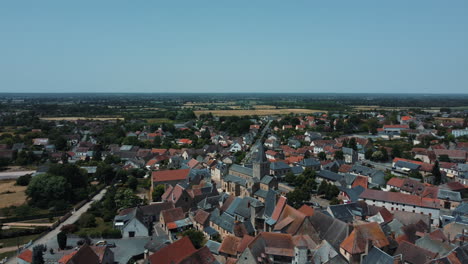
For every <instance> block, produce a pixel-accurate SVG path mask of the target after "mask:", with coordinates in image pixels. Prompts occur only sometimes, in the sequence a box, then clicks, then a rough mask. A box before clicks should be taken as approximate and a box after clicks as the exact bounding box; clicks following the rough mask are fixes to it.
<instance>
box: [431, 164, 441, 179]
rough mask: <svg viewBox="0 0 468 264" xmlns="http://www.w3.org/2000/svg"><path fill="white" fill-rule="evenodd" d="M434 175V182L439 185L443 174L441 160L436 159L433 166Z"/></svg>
mask: <svg viewBox="0 0 468 264" xmlns="http://www.w3.org/2000/svg"><path fill="white" fill-rule="evenodd" d="M432 175H434V184H435V185H439V184H441V183H442V174H441V173H440V167H439V162H438V161H437V160H436V162H435V163H434V167H433V168H432Z"/></svg>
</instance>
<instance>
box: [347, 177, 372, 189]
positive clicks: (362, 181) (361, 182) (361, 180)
mask: <svg viewBox="0 0 468 264" xmlns="http://www.w3.org/2000/svg"><path fill="white" fill-rule="evenodd" d="M367 183H368V181H367V176H361V175H358V176H356V179H355V180H354V182H353V185H351V187H352V188H354V187H356V186H362V187H363V188H364V189H367Z"/></svg>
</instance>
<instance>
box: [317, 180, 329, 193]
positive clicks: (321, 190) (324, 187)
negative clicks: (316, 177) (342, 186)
mask: <svg viewBox="0 0 468 264" xmlns="http://www.w3.org/2000/svg"><path fill="white" fill-rule="evenodd" d="M317 192H318V194H319V195H322V194H326V193H327V192H328V183H327V181H322V182H321V183H320V185H319V187H318V191H317Z"/></svg>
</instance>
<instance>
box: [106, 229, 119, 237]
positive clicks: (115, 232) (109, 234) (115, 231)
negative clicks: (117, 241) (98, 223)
mask: <svg viewBox="0 0 468 264" xmlns="http://www.w3.org/2000/svg"><path fill="white" fill-rule="evenodd" d="M102 237H103V238H122V232H120V230H118V229H114V228H107V229H104V230H103V231H102Z"/></svg>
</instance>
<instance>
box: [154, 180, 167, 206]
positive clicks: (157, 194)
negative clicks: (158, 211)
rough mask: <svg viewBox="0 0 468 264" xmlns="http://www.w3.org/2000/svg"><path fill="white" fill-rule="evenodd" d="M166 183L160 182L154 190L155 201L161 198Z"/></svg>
mask: <svg viewBox="0 0 468 264" xmlns="http://www.w3.org/2000/svg"><path fill="white" fill-rule="evenodd" d="M164 192H165V190H164V185H162V184H158V185H156V187H154V190H153V201H155V202H157V201H160V200H161V196H162V195H163V194H164Z"/></svg>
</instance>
